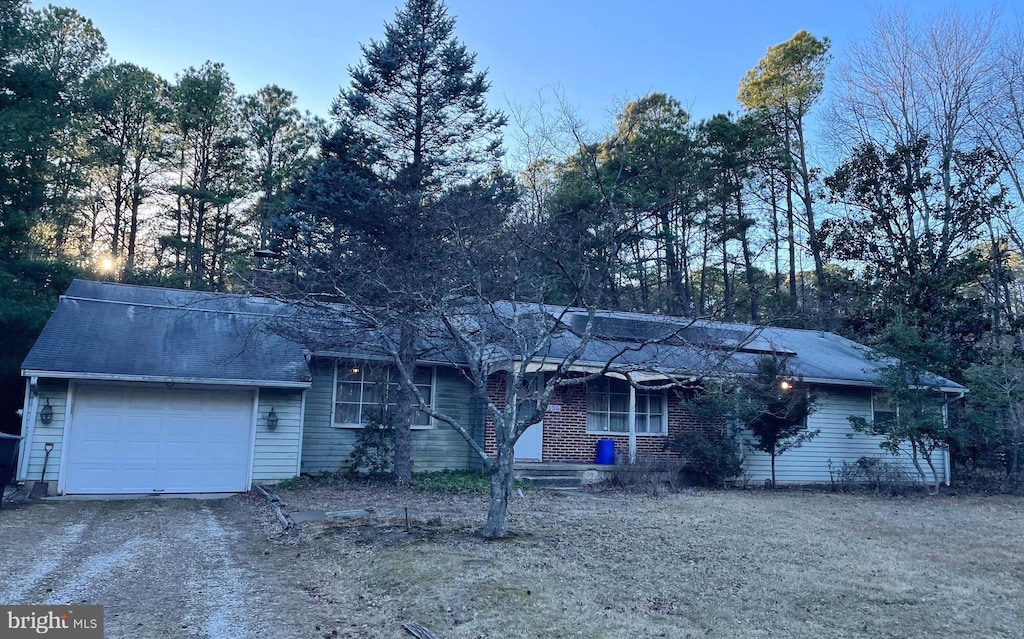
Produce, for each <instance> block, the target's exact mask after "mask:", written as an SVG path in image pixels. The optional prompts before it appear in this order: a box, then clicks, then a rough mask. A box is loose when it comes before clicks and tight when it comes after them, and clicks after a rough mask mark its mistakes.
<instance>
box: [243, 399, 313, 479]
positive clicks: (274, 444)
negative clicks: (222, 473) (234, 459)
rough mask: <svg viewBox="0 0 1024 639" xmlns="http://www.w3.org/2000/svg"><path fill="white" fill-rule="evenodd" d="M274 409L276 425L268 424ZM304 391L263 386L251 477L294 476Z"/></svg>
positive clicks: (278, 477)
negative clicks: (272, 427)
mask: <svg viewBox="0 0 1024 639" xmlns="http://www.w3.org/2000/svg"><path fill="white" fill-rule="evenodd" d="M271 408H273V409H274V414H275V415H276V416H277V428H276V429H274V430H270V429H269V428H268V427H267V415H268V414H269V413H270V409H271ZM301 411H302V391H296V390H280V389H268V388H262V389H260V395H259V408H258V412H257V415H256V449H255V451H254V453H253V462H252V480H253V481H254V482H259V481H277V480H281V479H288V478H289V477H294V476H295V474H296V471H297V469H298V460H299V443H300V441H299V439H300V437H301V433H300V430H301V429H300V423H299V422H300V417H301Z"/></svg>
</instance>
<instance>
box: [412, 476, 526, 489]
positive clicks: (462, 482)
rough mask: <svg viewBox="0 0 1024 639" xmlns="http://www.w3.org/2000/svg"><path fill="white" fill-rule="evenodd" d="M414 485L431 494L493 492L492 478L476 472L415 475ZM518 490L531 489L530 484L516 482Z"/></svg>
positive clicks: (413, 478)
mask: <svg viewBox="0 0 1024 639" xmlns="http://www.w3.org/2000/svg"><path fill="white" fill-rule="evenodd" d="M412 485H413V488H415V489H416V490H421V491H423V492H431V493H450V494H459V495H464V494H471V493H486V492H489V491H490V490H491V477H490V475H487V474H485V473H481V472H478V471H475V470H440V471H434V472H426V473H415V474H414V475H413V476H412ZM515 486H516V488H522V489H524V490H526V489H529V488H530V484H529V482H526V481H522V480H516V483H515Z"/></svg>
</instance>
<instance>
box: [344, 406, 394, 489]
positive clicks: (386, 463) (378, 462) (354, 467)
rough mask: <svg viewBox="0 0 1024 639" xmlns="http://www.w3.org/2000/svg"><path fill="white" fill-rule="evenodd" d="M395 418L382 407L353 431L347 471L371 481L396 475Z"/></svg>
mask: <svg viewBox="0 0 1024 639" xmlns="http://www.w3.org/2000/svg"><path fill="white" fill-rule="evenodd" d="M393 422H394V418H393V417H392V416H391V415H390V414H389V413H388V412H387V411H386V410H385V409H384V408H382V409H381V410H379V411H374V412H373V414H371V415H370V417H369V419H368V420H367V423H366V424H363V427H362V428H360V429H359V430H357V431H356V443H355V445H354V446H353V447H352V452H351V453H349V456H348V458H349V472H350V473H351V474H353V475H360V476H365V477H371V478H380V479H384V478H390V477H391V476H392V475H394V472H395V428H394V423H393Z"/></svg>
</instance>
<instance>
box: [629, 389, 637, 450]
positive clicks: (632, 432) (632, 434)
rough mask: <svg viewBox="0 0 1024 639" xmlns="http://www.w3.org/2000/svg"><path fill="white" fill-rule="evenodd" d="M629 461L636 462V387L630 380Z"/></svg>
mask: <svg viewBox="0 0 1024 639" xmlns="http://www.w3.org/2000/svg"><path fill="white" fill-rule="evenodd" d="M628 420H629V463H631V464H634V463H636V389H635V388H633V383H632V382H631V381H630V382H629V418H628Z"/></svg>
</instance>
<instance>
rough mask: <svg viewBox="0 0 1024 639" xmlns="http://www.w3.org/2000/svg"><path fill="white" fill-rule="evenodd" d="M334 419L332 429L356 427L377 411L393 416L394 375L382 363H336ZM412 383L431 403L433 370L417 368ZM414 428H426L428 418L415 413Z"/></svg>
mask: <svg viewBox="0 0 1024 639" xmlns="http://www.w3.org/2000/svg"><path fill="white" fill-rule="evenodd" d="M335 379H336V380H337V383H336V384H335V390H334V418H333V422H334V425H335V426H341V427H348V428H359V427H362V426H363V425H364V424H366V423H368V422H369V421H370V420H371V419H373V417H374V415H378V416H379V415H380V414H381V411H386V412H387V413H388V414H392V415H393V414H394V412H395V409H396V407H397V404H396V403H395V401H396V398H397V397H398V372H397V371H395V370H394V369H393V368H392V367H390V366H387V365H385V364H377V363H371V362H337V363H336V365H335ZM413 383H414V384H415V385H416V388H417V389H418V390H419V392H420V394H421V395H422V396H423V398H424V399H425V400H427V406H433V403H434V369H433V367H426V368H424V367H420V368H417V369H416V370H415V371H414V372H413ZM412 425H413V427H414V428H416V427H419V428H426V427H429V426H430V415H428V414H427V413H425V412H423V411H421V410H416V411H415V413H414V415H413V421H412Z"/></svg>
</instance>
